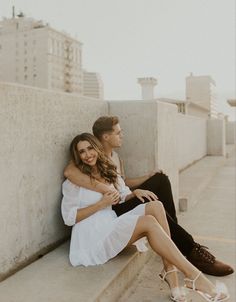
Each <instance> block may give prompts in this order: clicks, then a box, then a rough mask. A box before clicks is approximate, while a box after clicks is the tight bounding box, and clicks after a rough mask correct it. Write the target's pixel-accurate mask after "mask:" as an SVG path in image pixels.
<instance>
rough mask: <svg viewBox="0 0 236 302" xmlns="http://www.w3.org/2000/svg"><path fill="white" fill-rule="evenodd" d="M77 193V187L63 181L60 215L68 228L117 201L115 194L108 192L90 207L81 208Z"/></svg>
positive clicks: (114, 192)
mask: <svg viewBox="0 0 236 302" xmlns="http://www.w3.org/2000/svg"><path fill="white" fill-rule="evenodd" d="M79 192H80V188H79V187H77V186H76V185H74V184H72V183H71V182H70V181H69V180H66V181H64V183H63V185H62V193H63V198H62V203H61V213H62V217H63V220H64V222H65V224H66V225H68V226H73V225H74V224H76V223H77V222H79V221H81V220H83V219H86V218H88V217H89V216H91V215H93V214H94V213H96V212H97V211H100V210H102V209H104V208H106V207H107V206H109V205H111V204H113V203H116V199H117V192H116V191H113V192H111V191H109V192H107V193H105V194H104V195H103V196H102V197H101V199H100V200H99V201H97V202H95V203H94V204H92V205H90V206H87V207H84V208H81V206H80V201H79V200H80V199H79V198H80V197H79Z"/></svg>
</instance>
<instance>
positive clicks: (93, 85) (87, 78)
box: [83, 70, 104, 99]
mask: <svg viewBox="0 0 236 302" xmlns="http://www.w3.org/2000/svg"><path fill="white" fill-rule="evenodd" d="M83 80H84V85H83V94H84V95H85V96H89V97H93V98H96V99H103V97H104V92H103V82H102V79H101V76H100V74H98V73H95V72H88V71H86V70H84V71H83Z"/></svg>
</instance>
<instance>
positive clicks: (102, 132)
mask: <svg viewBox="0 0 236 302" xmlns="http://www.w3.org/2000/svg"><path fill="white" fill-rule="evenodd" d="M93 134H94V135H92V134H89V133H82V134H80V135H78V136H76V137H75V138H74V139H73V141H72V142H71V145H70V155H71V162H70V163H69V165H68V166H67V167H66V169H65V171H64V175H65V177H66V178H67V180H65V182H64V183H63V188H62V189H63V199H62V205H61V209H62V216H63V219H64V222H65V224H66V225H69V226H73V228H72V234H71V243H70V253H69V258H70V262H71V264H72V265H73V266H78V265H84V266H89V265H98V264H103V263H105V262H107V261H108V260H109V259H111V258H113V257H115V256H116V255H117V254H118V253H120V252H121V251H122V250H123V249H124V248H125V247H126V246H129V245H132V244H135V243H136V242H137V241H139V243H140V240H141V241H142V239H141V238H144V237H146V238H147V240H148V242H149V245H150V246H151V248H152V249H153V251H154V252H156V253H157V254H158V255H160V256H161V257H162V260H163V266H164V268H163V270H162V272H161V273H160V275H159V276H160V278H161V279H162V280H163V281H165V282H166V283H167V284H168V286H169V288H170V292H171V293H170V298H171V299H172V300H173V301H176V302H184V301H187V300H186V295H185V291H182V289H181V287H180V286H179V284H178V275H177V272H178V271H181V272H182V273H183V274H184V275H185V279H184V280H185V288H187V289H189V290H193V291H195V292H196V293H197V294H199V295H201V296H202V297H203V298H204V299H205V300H206V301H211V302H213V301H214V302H217V301H218V302H219V301H226V300H228V298H229V295H228V293H227V289H226V287H225V286H224V284H223V283H218V284H217V285H214V284H213V283H211V282H210V281H209V280H208V279H207V278H206V277H205V276H204V275H203V273H206V274H210V275H215V276H225V275H228V274H231V273H233V269H232V268H231V267H230V266H229V265H227V264H225V263H223V262H220V261H218V260H217V259H216V258H215V257H214V256H213V255H212V254H211V253H210V252H209V251H208V250H207V249H206V247H204V246H202V245H200V244H199V243H197V242H195V241H194V239H193V237H192V236H191V235H190V234H189V233H188V232H187V231H186V230H185V229H184V228H182V227H181V226H180V225H179V224H178V221H177V217H176V210H175V205H174V201H173V196H172V190H171V185H170V181H169V179H168V177H167V176H166V175H165V174H164V173H162V172H161V171H158V172H156V173H150V174H149V175H146V176H143V177H139V178H134V179H129V178H125V175H124V169H123V164H122V161H121V160H120V158H119V156H118V154H117V153H116V152H114V150H113V149H114V148H118V147H120V146H121V143H122V130H121V127H120V125H119V120H118V117H116V116H103V117H100V118H98V119H97V120H96V121H95V123H94V125H93ZM129 187H130V188H131V189H130V188H129ZM141 243H142V242H141ZM136 244H137V248H139V246H140V245H139V244H138V243H136Z"/></svg>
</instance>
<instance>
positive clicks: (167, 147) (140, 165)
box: [109, 101, 178, 206]
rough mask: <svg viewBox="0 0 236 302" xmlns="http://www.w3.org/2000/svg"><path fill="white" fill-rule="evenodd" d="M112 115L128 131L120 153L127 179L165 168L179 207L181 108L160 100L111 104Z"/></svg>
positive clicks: (125, 132)
mask: <svg viewBox="0 0 236 302" xmlns="http://www.w3.org/2000/svg"><path fill="white" fill-rule="evenodd" d="M109 113H110V114H112V115H118V116H119V118H120V124H121V127H122V128H123V129H124V144H123V147H122V148H121V149H120V150H119V153H120V155H121V157H122V159H123V160H124V164H125V167H126V169H125V170H126V174H127V176H129V177H135V176H136V177H138V176H142V175H145V174H147V173H148V172H150V171H153V170H155V169H157V168H160V169H163V171H164V172H165V173H166V174H168V176H169V177H170V180H171V183H172V188H173V194H174V198H175V202H176V206H177V201H178V164H177V156H176V149H177V147H176V137H177V136H176V115H177V107H176V106H175V105H172V104H164V103H162V102H157V101H111V102H109Z"/></svg>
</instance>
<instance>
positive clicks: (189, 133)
mask: <svg viewBox="0 0 236 302" xmlns="http://www.w3.org/2000/svg"><path fill="white" fill-rule="evenodd" d="M177 126H178V127H177V130H178V135H177V142H178V143H177V146H178V154H177V155H178V167H179V170H183V169H184V168H186V167H187V166H189V165H191V164H193V163H194V162H195V161H197V160H199V159H201V158H203V157H204V156H206V154H207V120H206V119H204V118H200V117H196V116H191V115H184V114H178V115H177Z"/></svg>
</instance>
